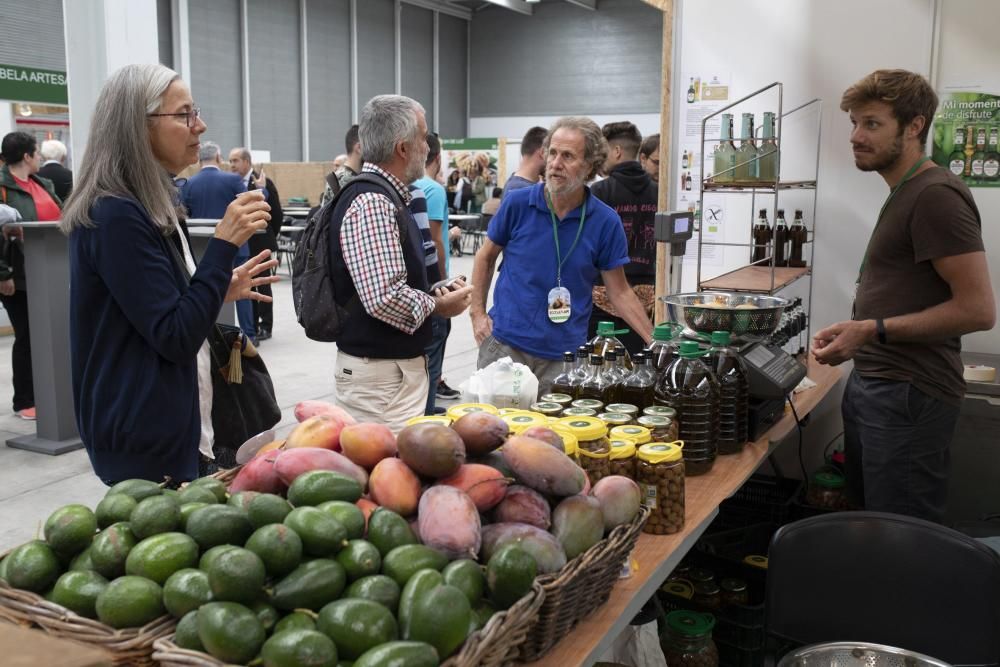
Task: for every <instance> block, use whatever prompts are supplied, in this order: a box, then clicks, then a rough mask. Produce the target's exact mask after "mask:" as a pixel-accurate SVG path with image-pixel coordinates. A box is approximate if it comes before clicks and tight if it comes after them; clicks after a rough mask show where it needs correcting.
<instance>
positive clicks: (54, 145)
mask: <svg viewBox="0 0 1000 667" xmlns="http://www.w3.org/2000/svg"><path fill="white" fill-rule="evenodd" d="M41 151H42V159H43V160H44V162H43V163H42V166H41V168H40V169H39V170H38V175H39V176H41V177H42V178H47V179H49V180H50V181H52V186H53V187H54V188H55V191H56V196H57V197H59V199H60V200H62V201H66V198H67V197H69V193H70V192H72V191H73V172H72V171H70V170H69V169H67V168H66V144H64V143H63V142H61V141H59V140H58V139H47V140H45V141H43V142H42V149H41Z"/></svg>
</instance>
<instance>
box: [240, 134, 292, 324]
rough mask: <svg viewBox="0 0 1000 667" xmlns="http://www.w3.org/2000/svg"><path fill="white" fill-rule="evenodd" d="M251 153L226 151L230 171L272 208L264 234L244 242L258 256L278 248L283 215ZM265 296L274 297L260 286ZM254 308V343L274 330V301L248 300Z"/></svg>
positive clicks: (271, 186) (274, 189)
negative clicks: (260, 195) (255, 339)
mask: <svg viewBox="0 0 1000 667" xmlns="http://www.w3.org/2000/svg"><path fill="white" fill-rule="evenodd" d="M250 158H251V156H250V151H249V150H247V149H246V148H244V147H242V146H241V147H238V148H234V149H233V150H231V151H229V168H230V169H231V170H232V172H233V173H234V174H236V175H238V176H239V177H240V178H242V179H243V182H244V183H245V184H246V189H247V191H248V192H249V191H253V190H261V191H262V192H263V193H264V198H265V200H266V201H267V205H268V206H270V207H271V220H270V222H268V225H267V229H266V230H264V233H263V234H254V235H253V236H251V237H250V240H249V241H248V242H247V246H248V247H249V249H250V255H251V256H253V255H259V254H260V253H262V252H263V251H264V250H270V251H271V252H272V253H273V252H274V251H276V250H277V249H278V234H280V233H281V223H282V221H283V220H284V214H283V213H282V211H281V197H279V196H278V188H277V187H275V185H274V181H272V180H271V179H270V178H268V177H267V175H266V174H264V170H263V169H259V170H257V171H254V169H253V164H251V162H250ZM257 291H259V292H260V293H261V294H263V295H265V296H267V297H273V295H272V294H271V286H270V285H269V284H264V285H261V286H260V287H259V288H258V290H257ZM251 305H252V306H253V322H254V327H255V328H256V331H257V341H258V342H260V341H262V340H267V339H268V338H270V337H271V330H272V329H273V328H274V303H273V299H266V300H263V301H251Z"/></svg>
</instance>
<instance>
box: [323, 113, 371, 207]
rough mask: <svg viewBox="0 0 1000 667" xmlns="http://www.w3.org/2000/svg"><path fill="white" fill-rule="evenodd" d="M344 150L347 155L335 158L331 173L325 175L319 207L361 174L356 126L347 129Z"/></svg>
mask: <svg viewBox="0 0 1000 667" xmlns="http://www.w3.org/2000/svg"><path fill="white" fill-rule="evenodd" d="M344 148H346V149H347V153H346V154H342V155H338V156H337V158H336V159H335V160H334V161H333V172H331V173H329V174H327V175H326V186H325V187H324V188H323V196H322V197H320V200H319V205H320V206H321V207H322V206H326V203H327V202H328V201H330V200H331V199H333V198H334V197H336V196H337V195H338V194H339V193H340V191H341V190H342V189H343V187H344V186H345V185H347V182H348V181H350V180H351V179H352V178H354V177H355V176H357V175H358V174H360V173H361V141H360V140H359V139H358V126H357V125H351V127H349V128H348V130H347V135H346V136H345V137H344ZM338 162H339V164H338Z"/></svg>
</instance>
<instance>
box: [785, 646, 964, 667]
mask: <svg viewBox="0 0 1000 667" xmlns="http://www.w3.org/2000/svg"><path fill="white" fill-rule="evenodd" d="M778 667H949V665H948V663H946V662H942V661H941V660H938V659H937V658H931V657H929V656H926V655H921V654H920V653H914V652H913V651H906V650H904V649H900V648H893V647H891V646H883V645H881V644H867V643H865V642H832V643H826V644H813V645H812V646H806V647H805V648H800V649H799V650H797V651H793V652H791V653H789V654H787V655H785V657H783V658H782V659H781V661H780V662H779V663H778Z"/></svg>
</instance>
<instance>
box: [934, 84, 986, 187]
mask: <svg viewBox="0 0 1000 667" xmlns="http://www.w3.org/2000/svg"><path fill="white" fill-rule="evenodd" d="M933 129H934V136H933V138H932V141H933V144H932V146H931V158H932V159H933V160H934V162H936V163H938V164H939V165H941V166H942V167H946V168H948V169H950V170H951V172H952V173H953V174H955V175H956V176H958V177H959V178H961V179H962V180H963V181H965V183H966V185H968V186H970V187H980V188H982V187H987V188H988V187H1000V148H998V144H1000V96H997V95H990V94H987V93H978V92H947V93H942V94H941V106H940V107H939V108H938V112H937V114H936V115H935V116H934V128H933Z"/></svg>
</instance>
